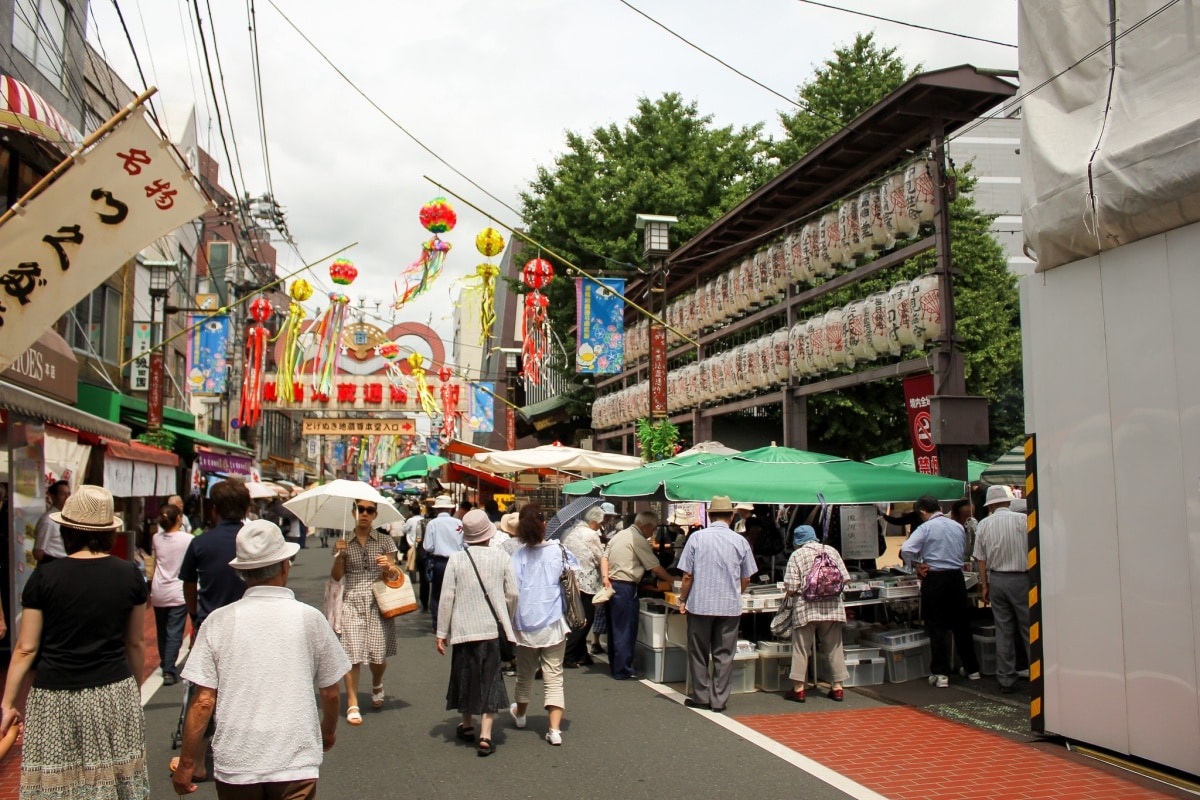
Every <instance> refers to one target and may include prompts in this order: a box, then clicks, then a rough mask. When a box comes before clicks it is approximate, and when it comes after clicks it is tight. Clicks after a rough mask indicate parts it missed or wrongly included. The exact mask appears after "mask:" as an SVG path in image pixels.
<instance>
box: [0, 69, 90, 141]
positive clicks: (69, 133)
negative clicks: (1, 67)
mask: <svg viewBox="0 0 1200 800" xmlns="http://www.w3.org/2000/svg"><path fill="white" fill-rule="evenodd" d="M0 126H3V127H5V128H10V129H12V130H16V131H23V132H25V133H31V134H33V135H34V136H37V137H38V138H40V139H44V140H45V141H47V142H50V143H51V144H54V145H56V146H57V147H58V148H59V149H60V150H62V152H64V153H67V152H70V151H71V150H72V149H73V148H74V147H76V146H78V145H79V144H80V143H82V142H83V136H82V135H81V134H80V133H79V131H78V130H76V129H75V126H74V125H72V124H71V123H70V122H68V121H67V120H66V118H65V117H63V115H62V114H59V113H58V111H56V110H55V108H54V106H52V105H50V104H49V103H47V102H46V100H45V99H44V98H43V97H42V96H41V95H39V94H38V93H37V92H35V91H34V90H33V89H30V88H29V87H28V86H26V85H25V84H24V83H22V82H21V81H19V80H17V79H16V78H13V77H10V76H8V75H0Z"/></svg>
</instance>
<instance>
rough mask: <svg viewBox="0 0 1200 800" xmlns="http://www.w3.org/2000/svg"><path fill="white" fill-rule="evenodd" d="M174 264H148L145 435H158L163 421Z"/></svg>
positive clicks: (164, 262)
mask: <svg viewBox="0 0 1200 800" xmlns="http://www.w3.org/2000/svg"><path fill="white" fill-rule="evenodd" d="M175 266H176V264H175V262H174V261H147V262H146V267H148V268H149V270H150V348H151V350H150V387H149V391H148V393H147V396H146V431H147V432H148V433H156V432H158V431H159V430H160V429H161V428H162V418H163V351H162V342H163V339H164V338H165V337H164V336H163V328H164V326H165V325H166V305H167V295H168V294H170V292H171V282H172V279H173V277H174V274H173V273H174V271H175Z"/></svg>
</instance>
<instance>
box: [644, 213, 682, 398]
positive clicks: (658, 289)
mask: <svg viewBox="0 0 1200 800" xmlns="http://www.w3.org/2000/svg"><path fill="white" fill-rule="evenodd" d="M678 221H679V218H678V217H663V216H659V215H656V214H638V215H637V227H638V228H642V229H645V231H646V234H645V241H644V245H645V246H644V249H643V251H642V253H643V255H644V256H645V258H646V260H647V261H649V262H650V263H651V272H650V297H649V302H648V303H647V306H648V307H649V309H650V311H651V313H653V314H656V315H657V316H658V317H659V318H662V317H663V316H665V315H666V313H667V302H666V299H667V270H666V266H665V264H666V257H667V254H668V253H670V252H671V242H670V235H669V234H670V230H671V225H673V224H674V223H676V222H678ZM666 417H667V329H666V327H665V326H664V325H663V324H662V323H661V322H659V321H658V320H656V319H651V320H650V418H651V419H652V420H661V419H666Z"/></svg>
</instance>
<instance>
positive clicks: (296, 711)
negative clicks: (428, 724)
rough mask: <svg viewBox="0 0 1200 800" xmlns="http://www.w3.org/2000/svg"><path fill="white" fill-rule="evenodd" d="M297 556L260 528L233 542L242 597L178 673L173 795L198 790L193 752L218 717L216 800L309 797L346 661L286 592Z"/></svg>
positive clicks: (253, 526)
mask: <svg viewBox="0 0 1200 800" xmlns="http://www.w3.org/2000/svg"><path fill="white" fill-rule="evenodd" d="M206 535H207V534H206ZM299 549H300V545H299V544H298V543H295V542H287V541H285V540H284V538H283V533H281V532H280V530H279V528H278V527H277V526H276V525H275V524H274V523H272V522H268V521H266V520H256V521H254V522H250V523H247V524H246V525H245V526H244V527H243V528H242V529H241V530H240V531H239V532H238V534H237V544H236V551H237V554H236V557H235V558H234V559H233V560H232V561H230V562H229V566H230V567H232V568H233V569H235V570H237V571H238V573H239V575H240V576H241V580H243V581H245V582H246V586H247V587H248V588H247V589H246V593H245V595H244V596H243V597H242V599H241V600H238V601H237V602H236V603H232V604H231V605H228V606H225V607H224V608H220V609H217V610H216V611H214V612H213V613H212V614H210V615H209V618H208V621H207V622H206V623H205V625H204V629H203V630H202V631H201V632H200V634H199V635H198V636H197V637H196V646H195V647H194V648H193V649H192V652H191V655H190V656H188V661H187V666H186V667H185V668H184V670H183V677H184V678H185V679H187V680H188V681H191V683H192V684H193V685H194V686H195V688H196V698H195V700H194V702H193V703H192V705H191V708H189V709H188V714H187V718H186V720H185V722H184V731H183V753H184V755H183V756H182V757H181V758H180V762H179V766H178V767H177V768H176V770H175V774H174V777H173V778H172V782H173V783H174V785H175V791H176V792H177V793H178V794H189V793H191V792H194V791H195V790H196V786H195V784H193V783H192V778H193V773H194V770H195V767H196V762H195V760H194V758H193V756H192V753H193V752H195V751H196V746H197V743H198V742H199V741H201V740H202V738H203V734H204V729H205V727H206V726H207V725H208V723H209V721H210V720H211V719H212V717H213V712H214V711H216V712H217V726H216V727H217V731H216V737H215V738H214V739H213V768H214V776H215V778H216V782H217V797H218V798H221V800H242V798H255V799H256V800H257V798H281V799H284V798H287V799H291V798H295V800H302V799H303V798H313V797H316V793H317V775H318V771H319V770H320V767H321V760H322V752H323V751H328V750H329V749H330V748H331V747H333V744H334V741H335V731H336V729H337V718H338V682H339V681H341V679H342V677H343V676H345V674H346V673H347V671H349V669H350V662H349V660H348V659H347V658H346V653H345V651H344V650H343V649H342V646H341V644H340V643H339V642H338V640H337V636H335V635H334V633H333V630H332V629H331V628H330V627H329V623H328V622H326V621H325V617H324V616H323V615H322V614H321V612H319V611H317V610H316V609H315V608H313V607H312V606H310V605H307V604H306V603H301V602H299V601H298V600H296V596H295V594H293V592H292V591H291V590H290V589H288V588H287V580H288V574H289V572H290V570H291V564H290V559H291V557H292V556H294V555H295V554H296V551H298V550H299ZM264 679H265V680H267V681H268V683H269V686H265V685H264ZM314 685H315V686H316V687H317V688H318V691H319V694H320V697H321V702H320V711H321V715H320V722H319V724H318V718H317V701H316V698H315V697H314V695H313V686H314Z"/></svg>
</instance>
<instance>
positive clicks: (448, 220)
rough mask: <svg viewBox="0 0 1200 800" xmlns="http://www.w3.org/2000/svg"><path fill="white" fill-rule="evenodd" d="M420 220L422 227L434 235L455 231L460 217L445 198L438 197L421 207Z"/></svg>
mask: <svg viewBox="0 0 1200 800" xmlns="http://www.w3.org/2000/svg"><path fill="white" fill-rule="evenodd" d="M420 218H421V226H422V227H423V228H425V230H427V231H429V232H430V233H434V234H437V233H445V232H446V231H450V230H454V226H455V225H456V224H458V215H457V214H455V213H454V209H453V208H451V206H450V204H449V203H448V202H446V198H444V197H436V198H434V199H433V200H430V201H429V202H428V203H426V204H425V205H423V206H421V213H420Z"/></svg>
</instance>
